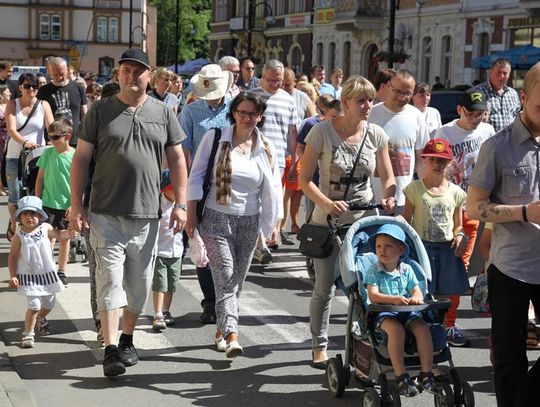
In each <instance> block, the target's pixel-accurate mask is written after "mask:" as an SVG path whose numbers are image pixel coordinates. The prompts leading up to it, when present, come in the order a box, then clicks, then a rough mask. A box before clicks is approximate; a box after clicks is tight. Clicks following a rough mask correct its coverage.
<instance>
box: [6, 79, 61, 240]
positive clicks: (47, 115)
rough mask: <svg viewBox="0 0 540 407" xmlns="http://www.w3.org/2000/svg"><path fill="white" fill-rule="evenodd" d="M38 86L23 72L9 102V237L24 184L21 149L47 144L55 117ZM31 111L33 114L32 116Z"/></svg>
mask: <svg viewBox="0 0 540 407" xmlns="http://www.w3.org/2000/svg"><path fill="white" fill-rule="evenodd" d="M37 89H38V85H37V78H36V76H35V75H34V74H32V73H24V74H22V75H21V76H19V93H20V94H21V96H20V97H18V98H17V99H15V100H10V101H9V102H8V104H7V106H6V126H7V130H8V133H9V137H10V138H9V141H8V146H7V154H6V179H7V183H8V190H9V197H8V210H9V214H10V221H9V222H8V230H7V232H6V237H7V239H8V240H9V241H11V238H12V237H13V235H14V234H15V218H14V214H15V211H16V210H17V202H18V201H19V199H20V193H21V187H22V185H21V180H20V174H19V162H20V156H21V153H22V151H23V150H34V149H36V148H38V147H41V146H44V145H45V144H46V140H45V134H44V132H45V126H49V125H50V124H51V123H52V122H53V121H54V116H53V114H52V110H51V107H50V105H49V104H48V103H47V102H46V101H44V100H42V101H39V100H38V99H37V97H36V95H37ZM36 104H37V105H36ZM30 114H32V115H31V116H30ZM29 116H30V117H29Z"/></svg>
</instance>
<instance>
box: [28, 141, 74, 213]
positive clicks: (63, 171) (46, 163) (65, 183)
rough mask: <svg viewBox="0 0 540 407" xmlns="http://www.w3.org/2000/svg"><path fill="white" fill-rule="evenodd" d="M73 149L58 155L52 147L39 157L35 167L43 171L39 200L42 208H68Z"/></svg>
mask: <svg viewBox="0 0 540 407" xmlns="http://www.w3.org/2000/svg"><path fill="white" fill-rule="evenodd" d="M73 154H75V149H74V148H70V149H69V151H66V152H63V153H59V152H58V151H56V149H55V148H54V147H49V148H46V149H45V151H43V154H41V157H39V160H38V162H37V166H38V167H39V168H42V169H43V171H45V178H44V179H43V192H42V194H41V199H42V200H43V206H46V207H47V208H52V209H61V210H66V209H67V208H69V206H70V199H71V188H70V186H69V173H70V171H71V161H72V160H73Z"/></svg>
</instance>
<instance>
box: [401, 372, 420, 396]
mask: <svg viewBox="0 0 540 407" xmlns="http://www.w3.org/2000/svg"><path fill="white" fill-rule="evenodd" d="M396 380H397V385H398V389H399V394H401V395H402V396H405V397H414V396H416V395H418V393H419V391H418V389H417V388H416V386H415V385H414V383H413V382H412V380H411V378H410V376H409V374H408V373H403V374H402V375H401V376H398V377H396Z"/></svg>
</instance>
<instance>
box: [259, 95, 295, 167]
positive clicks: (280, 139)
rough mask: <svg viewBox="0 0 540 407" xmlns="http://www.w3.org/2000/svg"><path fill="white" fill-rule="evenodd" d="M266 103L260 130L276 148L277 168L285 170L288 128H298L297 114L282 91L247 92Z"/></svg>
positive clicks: (290, 97)
mask: <svg viewBox="0 0 540 407" xmlns="http://www.w3.org/2000/svg"><path fill="white" fill-rule="evenodd" d="M249 93H253V94H255V95H257V96H259V97H260V98H262V99H263V100H264V101H265V102H266V110H265V111H264V125H263V127H262V128H261V131H262V133H263V134H264V135H265V137H268V138H269V139H270V141H271V142H272V143H274V146H275V147H276V155H277V159H278V166H279V168H280V169H282V170H283V169H284V168H285V156H286V155H288V154H290V153H291V152H290V151H287V140H288V138H289V126H298V125H299V124H300V120H298V113H297V110H296V103H295V101H294V98H293V97H292V96H291V95H289V94H288V93H287V92H285V91H284V90H283V89H278V91H277V92H276V93H268V92H266V91H265V90H264V89H263V88H255V89H252V90H250V91H249Z"/></svg>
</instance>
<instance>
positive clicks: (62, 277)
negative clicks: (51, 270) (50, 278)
mask: <svg viewBox="0 0 540 407" xmlns="http://www.w3.org/2000/svg"><path fill="white" fill-rule="evenodd" d="M56 274H58V278H59V279H60V281H61V282H62V284H64V286H65V287H67V285H68V281H67V277H66V273H64V272H63V271H58V273H56Z"/></svg>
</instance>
